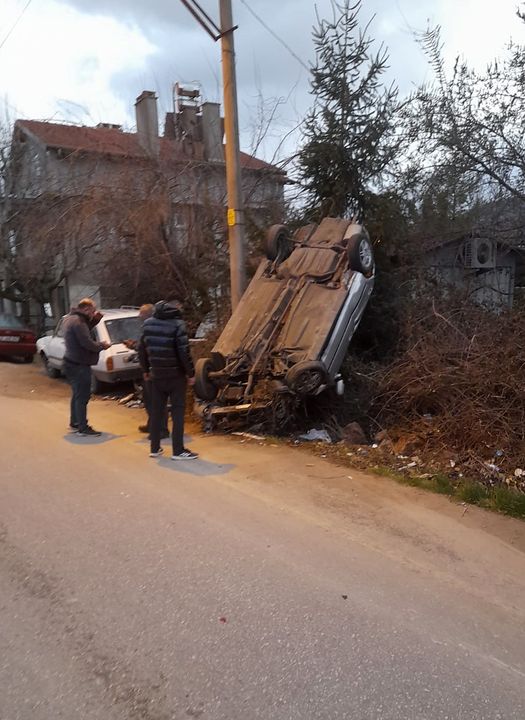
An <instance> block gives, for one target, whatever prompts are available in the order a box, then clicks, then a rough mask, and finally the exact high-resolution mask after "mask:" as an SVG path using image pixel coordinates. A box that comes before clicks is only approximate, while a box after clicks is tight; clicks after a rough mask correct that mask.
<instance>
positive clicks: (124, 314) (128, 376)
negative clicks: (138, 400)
mask: <svg viewBox="0 0 525 720" xmlns="http://www.w3.org/2000/svg"><path fill="white" fill-rule="evenodd" d="M101 312H102V313H103V318H102V320H101V321H100V322H99V323H98V325H96V327H95V328H94V329H93V331H92V334H93V338H94V339H95V340H97V341H99V342H108V343H111V346H110V347H109V348H108V349H107V350H102V351H101V353H100V355H99V359H98V363H97V364H96V365H93V367H92V370H93V372H92V374H91V377H92V380H91V389H92V392H94V393H96V392H100V391H101V390H102V383H117V382H123V381H128V380H136V379H138V378H140V377H141V375H142V371H141V369H140V365H139V359H138V354H137V352H136V351H135V350H130V349H129V348H128V347H126V345H124V340H138V339H139V338H140V335H141V332H142V321H141V319H140V318H139V311H138V309H136V308H126V307H122V308H119V309H118V310H101ZM64 317H66V316H64ZM64 317H63V318H61V320H60V321H59V323H58V325H57V326H56V328H55V329H54V330H52V331H50V332H49V333H47V334H46V335H44V337H41V338H39V339H38V340H37V343H36V349H37V353H38V354H39V355H40V357H41V359H42V362H43V363H44V365H45V368H46V371H47V374H48V375H49V376H50V377H52V378H56V377H59V376H60V375H61V374H62V366H63V362H64V353H65V349H66V348H65V341H64V333H63V326H64Z"/></svg>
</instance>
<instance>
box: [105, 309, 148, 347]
mask: <svg viewBox="0 0 525 720" xmlns="http://www.w3.org/2000/svg"><path fill="white" fill-rule="evenodd" d="M105 324H106V328H107V331H108V335H109V338H110V340H111V342H112V343H119V342H123V341H124V340H138V339H139V337H140V335H141V332H142V320H141V319H140V318H139V317H138V316H135V317H127V318H115V319H114V320H106V321H105Z"/></svg>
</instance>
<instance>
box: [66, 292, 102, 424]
mask: <svg viewBox="0 0 525 720" xmlns="http://www.w3.org/2000/svg"><path fill="white" fill-rule="evenodd" d="M101 317H102V315H101V314H100V313H97V306H96V305H95V303H94V302H93V300H91V299H90V298H84V299H83V300H81V301H80V302H79V303H78V306H77V307H76V308H73V309H72V310H71V312H70V313H69V315H68V316H67V317H66V319H65V320H64V341H65V344H66V351H65V355H64V373H65V376H66V378H67V379H68V381H69V384H70V385H71V413H70V420H69V425H70V429H71V430H72V431H74V432H77V433H78V435H88V436H95V437H98V436H99V435H101V433H100V432H98V430H94V429H93V428H92V427H91V426H90V425H89V424H88V421H87V406H88V402H89V398H90V397H91V366H92V365H96V364H97V362H98V356H99V353H100V351H101V350H105V349H106V348H108V347H109V343H105V342H95V341H94V340H93V338H92V337H91V330H92V329H93V327H94V326H95V325H96V324H97V322H99V321H100V318H101Z"/></svg>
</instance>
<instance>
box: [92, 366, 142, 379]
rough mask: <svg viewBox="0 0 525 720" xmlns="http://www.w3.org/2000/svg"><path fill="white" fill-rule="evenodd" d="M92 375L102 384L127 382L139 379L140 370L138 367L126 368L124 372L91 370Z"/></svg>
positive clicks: (140, 375)
mask: <svg viewBox="0 0 525 720" xmlns="http://www.w3.org/2000/svg"><path fill="white" fill-rule="evenodd" d="M93 375H94V376H95V377H96V378H97V380H100V382H103V383H118V382H129V381H130V380H138V379H139V378H141V377H142V370H141V369H140V367H134V368H126V369H125V370H116V371H114V372H106V371H103V370H95V369H93Z"/></svg>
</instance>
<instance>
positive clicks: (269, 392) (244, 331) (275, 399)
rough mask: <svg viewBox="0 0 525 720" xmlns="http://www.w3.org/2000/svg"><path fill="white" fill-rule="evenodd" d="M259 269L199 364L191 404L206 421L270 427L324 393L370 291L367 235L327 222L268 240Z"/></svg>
mask: <svg viewBox="0 0 525 720" xmlns="http://www.w3.org/2000/svg"><path fill="white" fill-rule="evenodd" d="M266 257H267V259H266V260H262V261H261V263H260V265H259V267H258V269H257V271H256V273H255V275H254V277H253V278H252V280H251V282H250V284H249V286H248V288H247V290H246V292H245V293H244V295H243V297H242V299H241V302H240V303H239V305H238V307H237V308H236V310H235V312H234V313H233V315H232V316H231V318H230V320H229V321H228V323H227V325H226V327H225V328H224V330H223V332H222V333H221V335H220V337H219V339H218V340H217V342H216V343H215V346H214V347H213V350H212V352H211V353H210V357H207V358H201V359H200V360H198V361H197V364H196V378H195V387H194V390H195V394H196V396H197V397H198V398H199V399H200V400H201V401H202V406H203V409H204V415H205V417H206V418H207V419H208V420H211V419H213V418H216V417H217V416H221V415H223V416H224V415H228V414H231V413H246V412H251V411H256V410H261V409H270V410H271V411H272V413H273V417H274V420H275V423H276V424H277V425H281V426H282V425H284V424H286V420H287V417H288V416H289V414H290V412H292V411H293V407H294V405H295V404H297V403H298V402H299V401H300V400H301V399H303V398H304V397H306V396H308V395H316V394H319V393H320V392H322V391H323V390H325V389H326V388H328V387H330V386H335V387H336V388H339V389H341V388H342V381H341V378H340V375H339V370H340V367H341V363H342V361H343V358H344V356H345V354H346V352H347V349H348V344H349V342H350V339H351V338H352V335H353V334H354V332H355V330H356V328H357V326H358V324H359V321H360V320H361V317H362V315H363V312H364V310H365V307H366V305H367V302H368V299H369V297H370V294H371V292H372V288H373V284H374V258H373V252H372V246H371V243H370V240H369V237H368V234H367V232H366V230H365V228H364V227H363V226H362V225H361V224H359V223H357V222H354V221H350V220H343V219H336V218H325V219H324V220H323V221H322V222H321V223H320V224H319V225H308V226H305V227H302V228H299V229H298V230H296V231H295V233H294V234H293V235H290V233H289V232H288V230H287V228H286V227H285V226H284V225H274V226H272V227H271V228H270V229H269V231H268V234H267V240H266Z"/></svg>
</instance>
